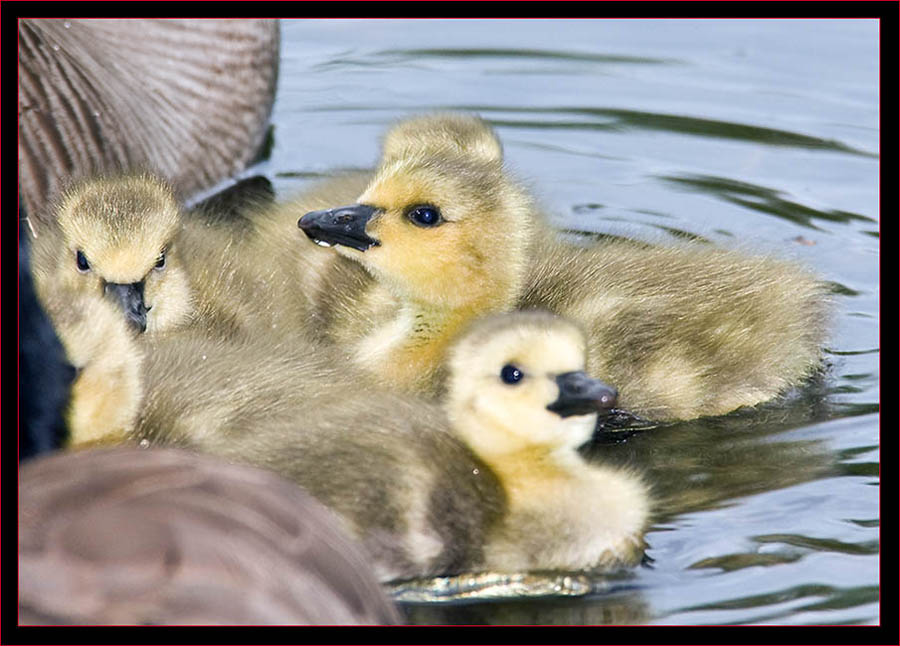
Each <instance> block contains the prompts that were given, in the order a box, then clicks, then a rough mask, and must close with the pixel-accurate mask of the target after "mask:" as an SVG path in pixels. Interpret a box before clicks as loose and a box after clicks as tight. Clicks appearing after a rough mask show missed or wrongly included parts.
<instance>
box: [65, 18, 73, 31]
mask: <svg viewBox="0 0 900 646" xmlns="http://www.w3.org/2000/svg"><path fill="white" fill-rule="evenodd" d="M71 26H72V23H71V21H69V20H66V21H65V22H64V23H63V27H65V28H66V29H68V28H69V27H71Z"/></svg>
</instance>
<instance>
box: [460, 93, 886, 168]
mask: <svg viewBox="0 0 900 646" xmlns="http://www.w3.org/2000/svg"><path fill="white" fill-rule="evenodd" d="M447 109H453V110H466V111H470V112H481V113H484V115H487V114H490V113H495V114H496V113H498V112H504V113H513V114H517V113H518V114H542V115H546V116H547V118H546V119H540V120H529V121H501V120H494V119H489V121H490V123H491V124H494V125H502V126H506V127H510V128H548V129H556V128H580V129H585V130H616V131H627V130H656V131H663V132H676V133H679V134H686V135H696V136H700V137H714V138H717V139H734V140H739V141H752V142H755V143H758V144H762V145H765V146H787V147H793V148H806V149H810V150H829V151H834V152H841V153H847V154H851V155H860V156H863V157H872V158H877V157H878V155H876V154H873V153H871V152H867V151H864V150H858V149H856V148H853V147H851V146H848V145H846V144H844V143H841V142H840V141H836V140H834V139H822V138H820V137H812V136H810V135H802V134H799V133H796V132H790V131H788V130H777V129H774V128H764V127H761V126H751V125H746V124H742V123H734V122H731V121H719V120H716V119H700V118H696V117H688V116H683V115H674V114H661V113H658V112H642V111H638V110H620V109H614V108H579V107H565V106H560V107H544V108H521V107H515V106H496V105H494V106H484V105H464V106H450V107H448V108H447ZM559 115H571V116H580V117H589V118H591V119H590V120H586V119H579V120H571V119H569V120H560V119H559ZM596 119H601V120H602V121H597V120H596Z"/></svg>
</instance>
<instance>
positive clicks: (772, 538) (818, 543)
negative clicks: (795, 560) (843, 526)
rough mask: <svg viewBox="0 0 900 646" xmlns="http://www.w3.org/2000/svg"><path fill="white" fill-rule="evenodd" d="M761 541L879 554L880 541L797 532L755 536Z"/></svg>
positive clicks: (810, 548)
mask: <svg viewBox="0 0 900 646" xmlns="http://www.w3.org/2000/svg"><path fill="white" fill-rule="evenodd" d="M753 540H755V541H757V542H759V543H784V544H785V545H793V546H794V547H802V548H805V549H807V550H812V551H816V552H839V553H841V554H878V541H865V542H863V543H844V542H842V541H836V540H834V539H830V538H810V537H808V536H799V535H797V534H764V535H762V536H754V537H753Z"/></svg>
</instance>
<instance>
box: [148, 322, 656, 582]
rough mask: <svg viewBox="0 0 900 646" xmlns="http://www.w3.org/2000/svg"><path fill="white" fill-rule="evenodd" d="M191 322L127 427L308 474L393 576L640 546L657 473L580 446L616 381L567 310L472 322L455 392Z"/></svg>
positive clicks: (151, 373) (535, 563) (170, 342)
mask: <svg viewBox="0 0 900 646" xmlns="http://www.w3.org/2000/svg"><path fill="white" fill-rule="evenodd" d="M189 337H190V331H189V330H186V331H184V332H180V333H178V334H173V335H167V336H165V337H160V338H157V339H155V340H153V344H152V346H151V349H150V351H148V353H147V356H146V359H145V371H144V374H145V389H146V396H145V399H144V404H143V408H142V412H141V415H140V419H139V422H138V424H137V425H136V427H135V429H134V431H133V432H132V433H131V434H130V439H131V441H133V442H137V443H140V444H142V445H151V446H154V445H176V446H182V447H187V448H191V449H193V450H195V451H200V452H204V453H210V454H213V455H217V456H220V457H223V458H225V459H227V460H230V461H233V462H240V463H245V464H250V465H254V466H258V467H262V468H265V469H268V470H272V471H274V472H276V473H278V474H280V475H282V476H284V477H286V478H288V479H290V480H292V481H294V482H296V483H297V484H300V485H301V486H303V487H304V488H305V489H307V490H308V491H310V492H311V493H312V494H313V495H314V496H315V497H316V498H318V499H319V500H320V501H321V502H323V503H324V504H325V505H326V506H328V507H330V508H332V509H333V510H335V511H336V512H337V513H338V514H339V515H340V516H341V517H342V518H343V519H344V522H345V523H346V527H347V529H348V530H349V531H350V532H351V534H352V535H354V536H355V537H356V538H357V539H358V540H360V542H361V543H362V545H363V547H364V548H365V549H366V550H367V551H368V553H369V554H371V555H372V559H373V563H374V565H375V569H376V572H377V573H378V576H379V579H380V580H381V581H397V580H404V579H409V578H418V577H427V576H439V575H451V574H458V573H462V572H471V571H500V572H518V571H527V570H534V569H563V570H573V571H574V570H582V569H585V568H592V567H595V566H603V567H606V566H609V565H612V564H617V563H633V562H634V561H635V560H636V559H637V558H638V557H639V554H640V550H641V546H642V532H643V530H644V526H645V524H646V518H647V514H648V509H649V502H648V499H647V491H646V488H645V486H644V485H643V483H642V482H641V480H640V478H638V477H637V476H636V475H634V474H632V473H629V472H627V471H622V470H617V469H612V468H607V467H602V466H595V465H591V464H587V463H585V462H584V461H583V459H582V458H581V456H580V455H579V454H578V453H577V452H576V451H575V449H576V448H577V447H578V446H580V445H581V444H583V443H585V442H587V441H588V440H589V439H590V436H591V432H592V429H593V428H594V425H595V424H596V421H597V417H598V415H600V414H605V413H606V412H608V411H609V409H610V408H611V407H612V406H614V405H615V396H616V393H615V390H614V389H612V388H610V387H608V386H606V385H605V384H603V383H602V382H599V381H597V380H593V379H590V378H589V377H587V375H586V374H585V373H584V367H585V355H584V350H585V343H584V337H583V335H582V334H581V332H580V331H579V329H578V328H577V327H576V326H574V325H573V324H571V323H568V322H566V321H563V320H561V319H559V318H557V317H554V316H552V315H550V314H548V313H543V312H538V313H535V312H516V313H510V314H504V315H502V316H501V317H499V318H496V319H488V320H486V321H484V322H481V323H478V324H475V325H473V326H472V327H471V329H470V330H469V331H468V332H466V333H465V334H464V335H463V336H462V337H461V338H460V340H459V343H458V344H457V345H455V346H454V350H453V352H452V357H453V359H452V361H451V362H450V366H451V377H450V380H449V390H448V396H447V399H446V401H445V404H444V405H443V406H441V405H439V404H437V403H432V402H430V401H427V400H423V399H420V398H417V397H414V396H409V395H403V394H400V393H396V392H391V391H384V390H379V389H377V388H374V387H372V388H366V387H360V380H359V379H358V378H356V377H355V376H354V374H353V371H352V369H351V368H347V367H342V366H338V365H335V361H334V360H333V358H330V357H329V355H328V353H327V352H323V353H309V352H306V351H304V350H303V349H302V348H301V347H298V348H297V349H296V350H295V351H294V352H293V353H292V352H291V351H290V349H289V348H287V347H284V346H282V347H278V348H273V349H271V350H270V351H269V353H267V351H266V347H265V346H264V345H260V344H259V343H258V341H257V340H255V339H241V340H238V341H230V342H228V343H225V342H223V341H221V340H216V339H209V338H200V337H194V338H189ZM297 342H299V340H298V341H297ZM560 496H564V498H562V499H561V498H560ZM561 500H563V502H561Z"/></svg>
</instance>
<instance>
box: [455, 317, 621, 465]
mask: <svg viewBox="0 0 900 646" xmlns="http://www.w3.org/2000/svg"><path fill="white" fill-rule="evenodd" d="M585 358H586V351H585V338H584V334H583V333H582V331H581V330H580V329H579V328H578V327H576V326H575V325H574V324H573V323H571V322H569V321H567V320H566V319H563V318H560V317H558V316H555V315H553V314H550V313H548V312H541V311H530V312H523V311H520V312H510V313H505V314H498V315H492V316H489V317H485V318H483V319H480V320H479V321H477V322H476V323H474V324H473V325H472V326H470V327H469V329H468V330H467V331H466V332H465V333H464V334H463V335H462V336H461V337H460V338H459V340H458V341H457V342H456V343H455V344H454V346H453V348H452V349H451V351H450V355H449V359H448V369H449V381H448V386H447V395H446V396H447V399H446V406H447V413H448V415H449V416H450V419H451V421H452V423H453V426H454V428H455V429H456V431H457V433H459V434H460V435H461V437H462V439H463V440H464V441H465V442H466V443H467V444H468V445H469V446H470V447H472V449H473V450H475V451H476V452H477V453H478V454H479V455H480V456H482V458H484V459H485V460H486V461H488V462H491V461H492V459H494V458H501V457H502V456H504V455H509V454H514V453H517V452H520V451H531V450H535V449H537V450H539V451H541V450H545V451H546V452H547V453H548V454H556V455H561V454H562V455H565V454H569V453H570V452H571V451H573V450H574V449H577V448H578V447H579V446H581V445H582V444H584V443H585V442H587V441H588V440H589V439H590V438H591V435H592V433H593V430H594V426H595V424H596V422H597V416H598V415H605V414H607V413H608V412H609V411H610V409H612V408H613V407H614V406H615V403H616V397H617V392H616V389H615V388H613V387H611V386H608V385H607V384H605V383H603V382H602V381H599V380H597V379H592V378H591V377H589V376H588V375H586V374H585V372H584V367H585Z"/></svg>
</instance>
